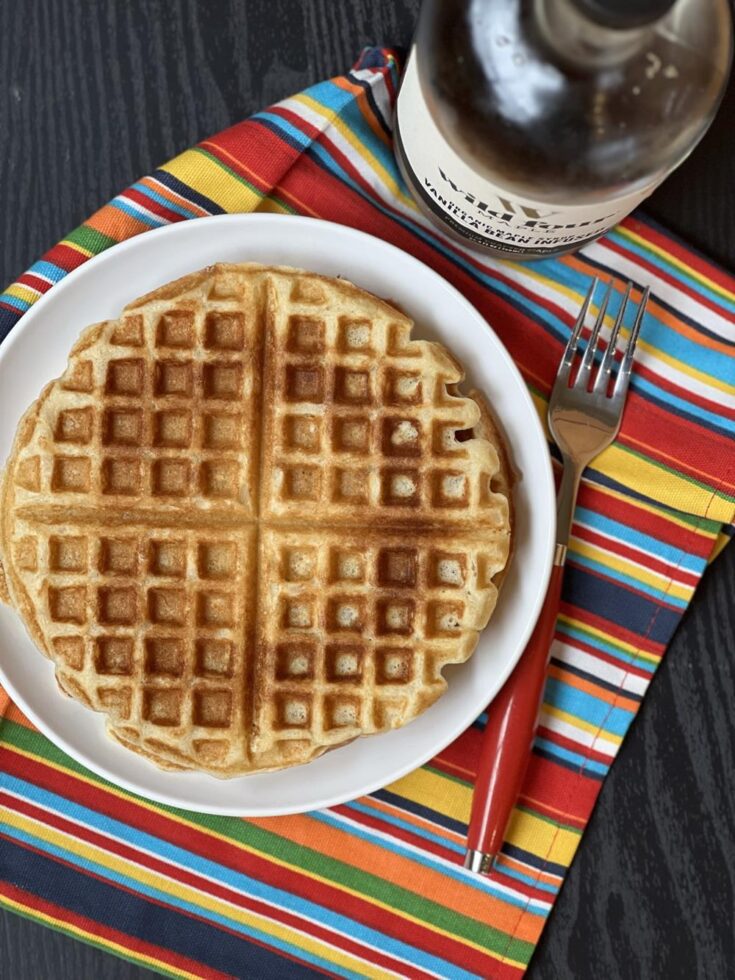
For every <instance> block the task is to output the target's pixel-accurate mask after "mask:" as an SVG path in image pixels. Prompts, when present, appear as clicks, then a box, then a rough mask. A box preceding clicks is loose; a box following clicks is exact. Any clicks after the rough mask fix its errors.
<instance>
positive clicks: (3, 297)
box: [0, 293, 33, 313]
mask: <svg viewBox="0 0 735 980" xmlns="http://www.w3.org/2000/svg"><path fill="white" fill-rule="evenodd" d="M0 301H1V302H3V303H7V304H8V306H15V307H16V309H18V310H20V312H21V313H25V311H26V310H27V309H30V307H31V306H32V305H33V304H32V303H29V302H28V300H27V299H20V298H19V297H18V296H10V295H9V294H8V293H0Z"/></svg>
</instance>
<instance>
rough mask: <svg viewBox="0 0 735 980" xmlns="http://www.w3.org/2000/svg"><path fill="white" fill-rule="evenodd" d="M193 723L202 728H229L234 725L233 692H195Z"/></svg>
mask: <svg viewBox="0 0 735 980" xmlns="http://www.w3.org/2000/svg"><path fill="white" fill-rule="evenodd" d="M193 721H194V724H195V725H198V726H200V727H201V728H229V726H230V725H231V724H232V692H231V691H227V690H220V691H210V690H208V689H207V690H202V691H195V692H194V716H193Z"/></svg>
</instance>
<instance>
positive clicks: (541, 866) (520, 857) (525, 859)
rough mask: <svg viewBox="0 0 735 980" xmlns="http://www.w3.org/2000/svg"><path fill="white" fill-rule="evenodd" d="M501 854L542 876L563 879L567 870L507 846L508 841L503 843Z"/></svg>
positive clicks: (544, 859) (529, 853)
mask: <svg viewBox="0 0 735 980" xmlns="http://www.w3.org/2000/svg"><path fill="white" fill-rule="evenodd" d="M503 854H507V855H508V856H509V857H512V858H515V860H516V861H520V862H521V863H522V864H527V865H528V866H529V867H530V868H536V870H537V871H539V872H541V873H542V874H547V875H556V877H557V878H563V877H564V875H565V874H566V873H567V871H568V870H569V868H567V867H566V866H565V865H563V864H556V862H554V861H549V860H548V859H546V858H541V857H538V856H537V855H536V854H533V853H532V852H531V851H525V850H524V849H523V848H522V847H517V846H516V845H515V844H509V843H508V841H505V842H504V843H503Z"/></svg>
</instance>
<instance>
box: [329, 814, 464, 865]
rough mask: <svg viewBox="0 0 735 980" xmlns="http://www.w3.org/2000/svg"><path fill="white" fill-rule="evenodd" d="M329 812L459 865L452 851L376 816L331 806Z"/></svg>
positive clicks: (459, 858)
mask: <svg viewBox="0 0 735 980" xmlns="http://www.w3.org/2000/svg"><path fill="white" fill-rule="evenodd" d="M331 810H332V811H333V812H334V813H339V814H340V815H341V816H343V817H346V818H347V819H348V820H349V821H350V823H356V824H361V825H362V826H363V827H370V828H371V829H372V830H377V831H380V832H381V833H383V834H386V835H387V836H389V837H391V838H393V839H397V840H402V841H404V842H405V843H407V844H411V845H413V846H414V847H416V848H417V849H418V850H420V851H424V852H426V853H428V854H434V855H436V856H437V857H440V858H442V859H443V860H444V861H449V862H450V863H451V864H461V861H462V859H461V857H460V856H459V855H457V854H456V853H455V852H454V851H450V850H449V849H448V848H446V847H441V846H440V845H439V844H437V843H436V841H432V840H427V838H425V837H421V836H419V835H418V834H412V833H410V832H409V831H407V830H406V829H405V828H404V827H397V826H396V825H395V824H393V823H388V822H387V821H384V820H381V819H380V818H379V817H377V816H372V815H371V814H367V813H364V812H363V811H361V810H360V811H358V810H353V809H350V808H349V807H347V806H333V807H331Z"/></svg>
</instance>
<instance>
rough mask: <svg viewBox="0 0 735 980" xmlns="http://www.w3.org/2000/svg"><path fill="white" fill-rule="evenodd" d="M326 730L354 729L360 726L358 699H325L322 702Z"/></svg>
mask: <svg viewBox="0 0 735 980" xmlns="http://www.w3.org/2000/svg"><path fill="white" fill-rule="evenodd" d="M324 716H325V720H326V725H325V727H326V728H356V727H357V726H358V725H359V724H360V700H359V698H345V697H327V698H325V701H324Z"/></svg>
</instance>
